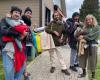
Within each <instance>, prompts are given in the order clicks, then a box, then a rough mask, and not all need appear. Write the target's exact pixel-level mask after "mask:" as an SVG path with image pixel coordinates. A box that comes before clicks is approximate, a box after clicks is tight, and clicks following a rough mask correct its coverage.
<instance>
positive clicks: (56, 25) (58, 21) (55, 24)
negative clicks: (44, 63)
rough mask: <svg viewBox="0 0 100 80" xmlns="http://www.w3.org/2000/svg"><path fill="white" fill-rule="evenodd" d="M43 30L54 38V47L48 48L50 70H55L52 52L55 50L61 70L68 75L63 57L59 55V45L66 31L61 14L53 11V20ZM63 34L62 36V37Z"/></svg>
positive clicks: (61, 43) (61, 44)
mask: <svg viewBox="0 0 100 80" xmlns="http://www.w3.org/2000/svg"><path fill="white" fill-rule="evenodd" d="M45 31H46V32H47V33H48V34H51V35H52V37H53V40H54V44H55V46H56V48H53V49H50V50H49V53H50V61H51V69H50V72H51V73H53V72H54V71H55V69H56V68H55V67H56V66H55V59H56V58H55V55H54V52H56V55H57V57H58V59H59V62H60V64H61V68H62V70H61V71H62V72H63V73H65V75H70V73H69V72H68V71H67V67H66V64H65V62H64V59H63V57H62V55H61V51H62V50H61V46H63V45H64V43H63V42H64V40H65V39H66V31H65V27H64V24H63V22H62V16H61V15H60V13H59V12H58V11H55V12H54V13H53V21H51V22H50V23H49V24H48V26H47V27H46V29H45ZM62 35H63V37H62Z"/></svg>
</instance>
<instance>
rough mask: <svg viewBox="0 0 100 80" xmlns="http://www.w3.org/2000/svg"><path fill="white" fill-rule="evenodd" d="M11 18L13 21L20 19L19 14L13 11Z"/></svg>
mask: <svg viewBox="0 0 100 80" xmlns="http://www.w3.org/2000/svg"><path fill="white" fill-rule="evenodd" d="M11 17H12V19H14V20H18V19H20V17H21V14H20V12H19V11H13V12H12V13H11Z"/></svg>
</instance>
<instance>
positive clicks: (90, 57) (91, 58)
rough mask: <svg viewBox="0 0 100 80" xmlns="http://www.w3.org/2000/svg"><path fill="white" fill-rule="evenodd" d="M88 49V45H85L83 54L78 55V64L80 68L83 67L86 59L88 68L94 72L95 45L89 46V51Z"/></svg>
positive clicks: (95, 60) (95, 62)
mask: <svg viewBox="0 0 100 80" xmlns="http://www.w3.org/2000/svg"><path fill="white" fill-rule="evenodd" d="M89 50H90V49H89V47H87V48H86V49H85V53H84V55H82V56H80V57H79V65H80V67H81V68H83V69H85V68H86V65H87V61H88V70H90V71H92V72H95V69H96V64H97V46H91V51H89ZM90 52H91V53H90ZM90 54H91V55H90Z"/></svg>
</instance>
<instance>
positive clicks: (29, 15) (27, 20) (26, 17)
mask: <svg viewBox="0 0 100 80" xmlns="http://www.w3.org/2000/svg"><path fill="white" fill-rule="evenodd" d="M21 18H22V20H23V21H24V23H25V24H26V25H27V26H28V27H29V29H28V32H29V34H28V35H27V37H26V42H25V43H26V50H25V53H26V56H27V60H30V58H31V56H32V46H33V44H32V31H31V30H32V29H31V28H32V27H31V24H32V22H31V18H32V10H31V8H30V7H27V8H26V9H25V11H24V14H23V15H22V17H21ZM29 75H30V73H29V72H27V71H26V70H25V72H24V77H25V78H29V77H28V76H29ZM27 80H29V79H27Z"/></svg>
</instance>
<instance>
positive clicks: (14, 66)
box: [0, 6, 28, 80]
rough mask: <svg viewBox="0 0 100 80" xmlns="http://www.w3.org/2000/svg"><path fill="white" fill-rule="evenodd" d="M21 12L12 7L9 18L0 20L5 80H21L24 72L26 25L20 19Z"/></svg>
mask: <svg viewBox="0 0 100 80" xmlns="http://www.w3.org/2000/svg"><path fill="white" fill-rule="evenodd" d="M21 13H22V10H21V9H20V8H19V7H17V6H12V7H11V11H10V16H11V17H10V16H6V17H5V18H3V19H2V20H1V22H0V23H1V25H0V34H1V35H2V36H1V39H2V42H3V44H2V58H3V66H4V70H5V80H21V78H22V75H23V72H24V70H25V62H26V56H25V45H24V42H23V40H24V38H25V37H26V36H27V34H28V32H27V29H28V27H27V25H25V23H24V22H23V21H22V20H21V19H20V17H21Z"/></svg>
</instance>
